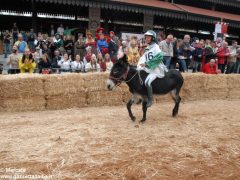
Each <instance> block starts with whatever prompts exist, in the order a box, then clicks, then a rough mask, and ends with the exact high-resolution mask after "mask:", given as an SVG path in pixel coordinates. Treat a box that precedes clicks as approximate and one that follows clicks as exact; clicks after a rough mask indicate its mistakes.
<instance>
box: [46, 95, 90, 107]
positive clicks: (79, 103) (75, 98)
mask: <svg viewBox="0 0 240 180" xmlns="http://www.w3.org/2000/svg"><path fill="white" fill-rule="evenodd" d="M86 96H87V95H86V93H85V92H82V93H73V94H64V95H57V96H47V97H46V102H47V103H46V109H54V110H57V109H68V108H74V107H79V108H80V107H86V106H87V101H86Z"/></svg>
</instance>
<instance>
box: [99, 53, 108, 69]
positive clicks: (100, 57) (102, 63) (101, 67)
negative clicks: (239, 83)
mask: <svg viewBox="0 0 240 180" xmlns="http://www.w3.org/2000/svg"><path fill="white" fill-rule="evenodd" d="M97 63H98V64H99V65H100V71H101V72H105V71H106V69H107V67H106V62H104V59H103V57H102V54H101V53H98V55H97Z"/></svg>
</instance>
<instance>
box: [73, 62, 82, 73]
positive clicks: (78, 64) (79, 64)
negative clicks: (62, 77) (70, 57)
mask: <svg viewBox="0 0 240 180" xmlns="http://www.w3.org/2000/svg"><path fill="white" fill-rule="evenodd" d="M83 68H84V65H83V62H81V61H80V62H76V61H73V62H71V69H72V70H73V71H76V70H83Z"/></svg>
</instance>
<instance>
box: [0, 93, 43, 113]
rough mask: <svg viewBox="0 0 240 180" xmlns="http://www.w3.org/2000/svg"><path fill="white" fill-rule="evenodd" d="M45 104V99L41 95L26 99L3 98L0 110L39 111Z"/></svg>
mask: <svg viewBox="0 0 240 180" xmlns="http://www.w3.org/2000/svg"><path fill="white" fill-rule="evenodd" d="M45 106H46V100H45V98H44V97H43V96H36V97H30V98H27V99H25V98H23V99H15V98H5V99H4V100H3V101H2V103H1V105H0V111H9V112H15V111H41V110H45Z"/></svg>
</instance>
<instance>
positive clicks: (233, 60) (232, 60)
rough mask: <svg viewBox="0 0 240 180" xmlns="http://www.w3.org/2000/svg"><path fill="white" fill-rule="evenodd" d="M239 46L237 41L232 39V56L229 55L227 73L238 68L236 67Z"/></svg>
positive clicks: (230, 49) (230, 48) (230, 50)
mask: <svg viewBox="0 0 240 180" xmlns="http://www.w3.org/2000/svg"><path fill="white" fill-rule="evenodd" d="M237 47H238V43H237V41H235V40H233V41H232V46H230V47H229V52H230V56H229V62H228V65H227V71H226V74H230V73H234V72H236V69H237V67H236V62H237Z"/></svg>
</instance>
